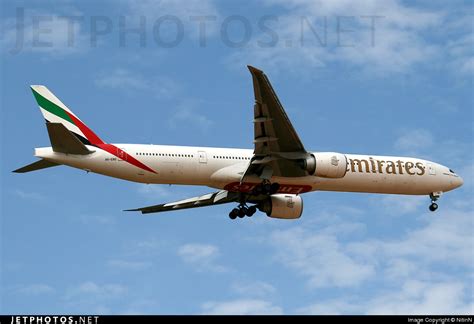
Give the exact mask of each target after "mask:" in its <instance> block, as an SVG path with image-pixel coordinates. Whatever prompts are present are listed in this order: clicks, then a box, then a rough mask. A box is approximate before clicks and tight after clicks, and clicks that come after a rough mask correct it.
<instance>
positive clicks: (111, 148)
mask: <svg viewBox="0 0 474 324" xmlns="http://www.w3.org/2000/svg"><path fill="white" fill-rule="evenodd" d="M96 146H97V147H98V148H100V149H102V150H104V151H106V152H108V153H110V154H112V155H115V156H116V157H118V158H119V159H121V160H124V161H126V162H128V163H130V164H132V165H134V166H136V167H137V168H140V169H143V170H145V171H148V172H152V173H156V172H155V171H154V170H153V169H151V168H149V167H148V166H146V165H145V164H143V163H142V162H140V161H138V160H137V159H135V158H134V157H133V156H131V155H130V154H128V153H127V152H125V151H124V150H122V149H120V148H118V147H117V146H115V145H112V144H98V145H96Z"/></svg>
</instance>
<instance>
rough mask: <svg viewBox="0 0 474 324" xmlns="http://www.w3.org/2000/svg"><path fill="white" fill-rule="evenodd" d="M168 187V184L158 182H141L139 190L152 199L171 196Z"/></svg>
mask: <svg viewBox="0 0 474 324" xmlns="http://www.w3.org/2000/svg"><path fill="white" fill-rule="evenodd" d="M166 188H167V187H166V186H162V185H156V184H151V185H150V184H139V185H138V192H139V193H140V194H142V195H143V196H145V197H147V198H150V199H156V198H166V197H169V196H170V193H169V191H168V190H166Z"/></svg>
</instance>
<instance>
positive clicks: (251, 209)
mask: <svg viewBox="0 0 474 324" xmlns="http://www.w3.org/2000/svg"><path fill="white" fill-rule="evenodd" d="M256 211H257V207H255V206H250V207H249V208H247V216H248V217H252V216H253V214H255V212H256Z"/></svg>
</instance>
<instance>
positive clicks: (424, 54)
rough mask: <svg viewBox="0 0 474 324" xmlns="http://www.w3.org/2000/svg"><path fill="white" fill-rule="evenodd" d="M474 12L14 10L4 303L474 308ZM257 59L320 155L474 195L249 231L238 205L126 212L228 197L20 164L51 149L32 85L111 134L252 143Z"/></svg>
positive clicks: (311, 202) (427, 4) (185, 7)
mask: <svg viewBox="0 0 474 324" xmlns="http://www.w3.org/2000/svg"><path fill="white" fill-rule="evenodd" d="M472 14H473V5H472V2H470V1H465V2H464V1H450V2H449V5H446V4H444V3H441V2H437V3H433V2H431V1H419V2H417V3H412V2H408V1H396V0H388V1H380V2H379V1H377V3H374V2H373V1H357V2H356V4H354V3H352V1H347V0H336V1H330V2H329V1H327V2H326V1H324V2H323V1H306V0H300V1H288V0H285V1H280V0H266V1H262V2H242V3H241V2H217V1H212V0H205V1H186V2H184V1H183V2H172V1H157V2H152V1H140V2H135V1H129V0H121V1H113V2H112V1H103V2H101V3H99V4H98V3H97V2H95V1H81V2H74V1H59V2H54V3H53V2H52V1H41V2H40V1H3V2H2V10H1V17H2V19H1V22H0V23H1V25H2V38H1V40H0V42H1V55H2V56H1V57H2V60H1V64H2V65H1V76H2V82H1V84H2V91H1V103H2V105H1V106H2V108H1V114H2V116H1V121H2V127H1V129H2V132H1V136H2V159H1V161H2V164H1V168H2V172H1V184H2V187H1V188H2V190H1V193H2V195H1V208H2V209H1V229H2V235H1V256H2V258H1V267H0V269H1V284H0V298H1V300H0V312H1V313H99V314H102V313H105V314H110V313H112V314H123V313H126V314H130V313H140V314H147V313H151V314H202V313H210V314H216V313H219V314H222V313H224V314H229V313H230V314H236V313H238V314H295V313H297V314H308V313H312V314H354V313H355V314H373V313H390V314H400V313H401V314H406V313H433V314H434V313H472V312H473V311H474V309H473V305H474V304H473V266H474V251H473V247H474V241H473V236H472V233H473V200H472V197H473V174H474V173H473V171H474V164H473V161H474V159H473V93H474V92H473V72H474V59H473V45H474V44H473V37H474V36H473V25H472ZM22 16H23V17H24V19H23V20H24V22H23V24H22V25H23V26H24V27H23V28H20V29H19V28H17V27H16V26H17V20H18V17H22ZM38 17H40V18H38ZM200 21H201V22H203V23H205V27H206V30H205V34H204V32H203V30H202V29H201V30H200V29H199V26H200V25H199V22H200ZM121 24H122V26H125V28H126V29H127V30H128V29H133V28H135V29H137V28H139V26H140V24H141V26H142V27H141V29H140V30H141V31H140V32H136V33H125V34H124V33H123V30H121V27H120V26H121ZM310 27H311V28H312V30H313V31H311V30H310ZM19 30H20V31H22V34H23V40H22V42H20V43H21V46H19V45H18V44H19V43H18V42H17V32H18V31H19ZM121 35H122V36H121ZM121 37H122V38H121ZM121 39H122V41H121ZM247 64H251V65H254V66H256V67H259V68H261V69H263V70H264V71H265V72H266V74H267V75H268V76H269V78H270V80H271V81H272V83H273V85H274V88H275V90H276V91H277V93H278V95H279V97H280V99H281V101H282V103H283V105H284V106H285V108H286V110H287V113H288V115H289V116H290V118H291V120H292V121H293V124H294V126H295V128H296V129H297V130H298V132H299V134H300V137H301V138H302V140H303V142H304V143H305V146H306V147H307V148H310V149H313V150H316V151H317V150H319V151H337V152H343V153H367V154H384V155H411V156H417V157H420V158H426V159H430V160H434V161H437V162H439V163H441V164H444V165H448V166H449V167H451V168H452V169H454V170H455V171H457V172H458V173H459V174H460V175H461V176H462V177H463V178H464V181H465V184H464V186H463V187H461V188H460V189H458V190H456V191H454V192H449V193H447V194H446V195H444V196H443V197H442V198H441V199H440V201H439V205H440V208H439V210H438V211H437V212H436V213H434V214H433V213H430V212H429V211H428V205H429V199H428V197H404V196H385V195H380V196H379V195H369V194H351V193H327V192H315V193H310V194H306V195H304V197H303V199H304V203H305V210H304V214H303V217H302V218H301V219H299V220H297V221H280V220H274V219H270V218H267V217H266V216H264V215H262V214H259V215H256V216H254V217H253V218H245V219H242V220H240V219H238V220H236V221H231V220H230V219H229V218H228V216H227V214H228V211H229V209H230V208H231V207H232V206H230V205H228V206H227V205H224V206H217V207H212V208H203V209H196V210H185V211H180V212H173V213H168V214H159V215H152V216H143V215H140V214H135V213H124V212H122V211H121V210H122V209H126V208H131V207H138V206H146V205H148V204H156V203H161V202H166V201H173V200H175V199H179V198H185V197H189V196H193V195H199V194H204V193H207V192H210V191H212V189H209V188H203V187H185V186H181V187H180V186H166V185H155V186H152V185H149V186H147V185H140V184H135V183H128V182H125V181H122V180H118V179H113V178H107V177H103V176H99V175H95V174H86V173H84V172H83V171H80V170H75V169H72V168H67V167H57V168H52V169H48V170H43V171H40V172H35V173H29V174H23V175H21V174H12V173H11V170H14V169H16V168H18V167H20V166H23V165H25V164H27V163H29V162H31V161H34V158H33V157H32V153H33V148H34V147H41V146H47V145H49V140H48V137H47V132H46V130H45V127H44V124H43V123H44V121H43V119H42V117H41V114H40V113H39V111H38V108H37V106H36V103H35V101H34V99H33V97H32V95H31V91H30V89H29V87H28V86H29V85H30V84H44V85H47V86H48V87H49V88H50V89H51V90H52V91H53V92H54V93H55V94H56V95H57V96H58V97H59V98H61V100H62V101H64V102H65V103H66V104H67V105H68V106H69V107H70V108H71V109H72V110H73V111H74V112H75V113H76V114H77V115H78V116H80V118H81V119H82V120H83V121H85V122H86V123H87V124H88V125H89V126H90V127H91V128H92V129H93V130H94V131H96V132H97V133H98V134H99V136H101V137H102V138H103V139H105V140H106V141H110V142H112V143H124V142H125V143H154V144H171V145H196V146H217V147H219V146H223V147H242V148H252V139H253V137H252V136H253V134H252V131H253V130H252V123H251V120H252V107H253V92H252V84H251V78H250V75H249V73H248V71H247V69H246V65H247Z"/></svg>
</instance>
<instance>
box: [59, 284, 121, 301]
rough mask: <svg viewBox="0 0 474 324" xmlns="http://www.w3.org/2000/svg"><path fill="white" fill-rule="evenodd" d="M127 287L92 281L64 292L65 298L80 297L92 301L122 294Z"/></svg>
mask: <svg viewBox="0 0 474 324" xmlns="http://www.w3.org/2000/svg"><path fill="white" fill-rule="evenodd" d="M126 292H127V288H126V287H125V286H123V285H120V284H103V285H100V284H97V283H95V282H93V281H86V282H83V283H81V284H79V285H77V286H75V287H72V288H71V289H69V291H68V292H67V294H66V299H67V300H73V299H80V300H87V301H88V302H94V301H96V300H106V299H112V298H117V297H119V296H122V295H124V294H125V293H126Z"/></svg>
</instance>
